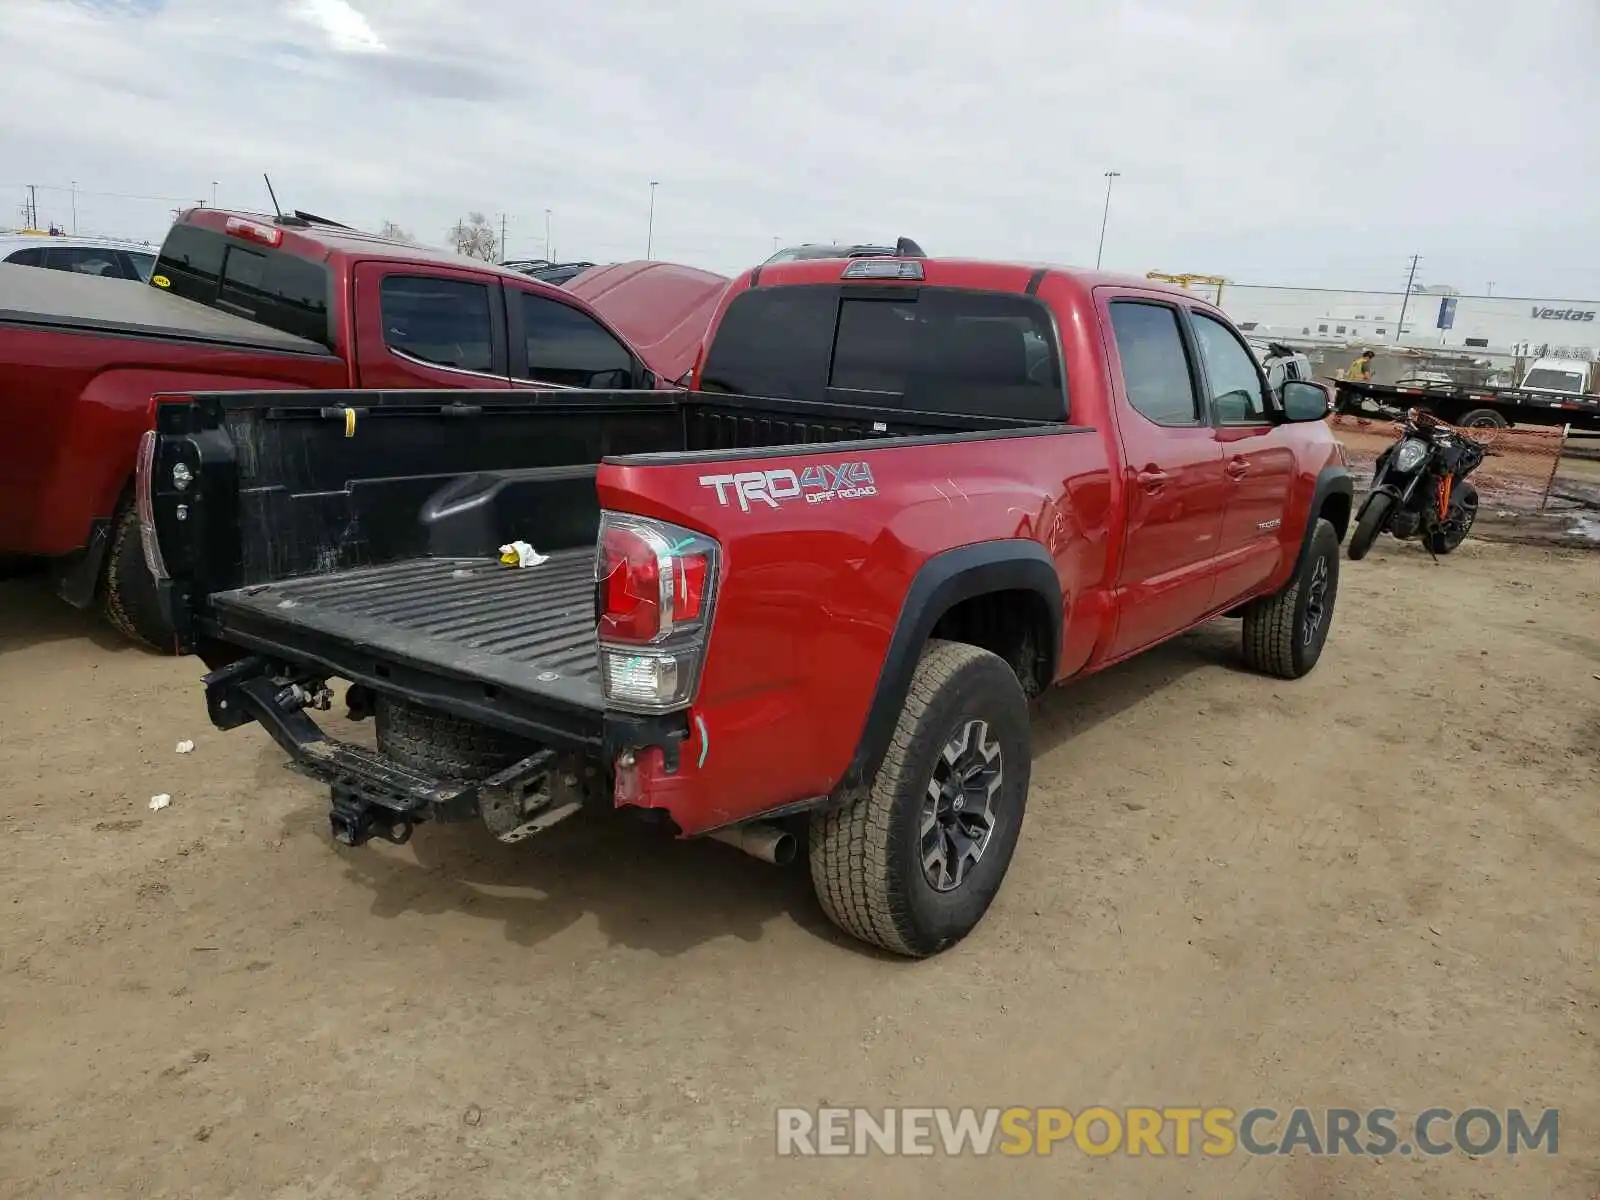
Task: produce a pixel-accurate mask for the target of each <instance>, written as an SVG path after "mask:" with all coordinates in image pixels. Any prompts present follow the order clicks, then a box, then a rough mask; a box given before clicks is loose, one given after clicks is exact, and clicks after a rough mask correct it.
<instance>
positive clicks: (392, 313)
mask: <svg viewBox="0 0 1600 1200" xmlns="http://www.w3.org/2000/svg"><path fill="white" fill-rule="evenodd" d="M379 301H380V305H381V308H382V313H383V341H384V344H385V345H386V346H388V347H389V349H391V350H393V351H394V352H395V353H397V354H403V355H405V356H406V357H408V358H414V359H417V360H418V361H420V362H425V363H430V364H432V365H433V366H436V367H454V368H455V369H456V370H460V371H479V372H489V371H491V370H492V369H493V365H494V351H493V343H492V340H491V323H490V318H489V289H488V287H487V286H486V285H484V284H481V283H465V282H463V281H461V280H458V279H440V278H438V277H436V276H426V275H390V276H388V277H386V278H385V279H384V281H383V286H382V288H381V289H380V292H379Z"/></svg>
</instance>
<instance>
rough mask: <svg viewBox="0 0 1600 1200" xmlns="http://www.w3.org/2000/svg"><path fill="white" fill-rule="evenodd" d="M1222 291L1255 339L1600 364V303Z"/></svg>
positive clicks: (1227, 306)
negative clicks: (1443, 349)
mask: <svg viewBox="0 0 1600 1200" xmlns="http://www.w3.org/2000/svg"><path fill="white" fill-rule="evenodd" d="M1217 290H1218V289H1217V288H1215V287H1214V286H1213V287H1209V288H1207V289H1206V291H1207V292H1208V293H1209V298H1210V299H1213V300H1215V299H1217V295H1216V293H1217ZM1221 293H1222V294H1221V298H1220V299H1221V305H1222V308H1223V310H1224V311H1226V312H1227V313H1228V315H1229V316H1230V317H1232V318H1233V319H1234V321H1235V322H1237V323H1238V324H1239V325H1240V327H1241V328H1243V329H1245V330H1246V331H1247V332H1249V333H1250V334H1251V335H1252V336H1253V337H1257V338H1282V339H1285V340H1290V339H1292V340H1295V341H1306V340H1309V341H1314V342H1328V343H1330V344H1338V345H1350V344H1352V343H1356V344H1363V345H1370V346H1373V347H1381V346H1383V345H1404V346H1413V347H1418V348H1433V347H1448V348H1450V349H1453V350H1464V351H1467V352H1469V353H1470V352H1472V351H1477V352H1479V353H1480V354H1485V355H1519V354H1520V355H1532V356H1534V357H1543V356H1549V357H1552V358H1583V359H1591V360H1593V359H1597V358H1600V300H1570V299H1558V298H1555V297H1551V296H1462V295H1457V294H1454V293H1453V292H1451V291H1449V290H1448V289H1438V290H1430V291H1417V292H1413V293H1411V295H1410V297H1409V299H1408V298H1407V296H1406V294H1405V293H1404V292H1340V291H1330V290H1324V289H1320V288H1290V287H1263V286H1259V285H1253V284H1241V283H1227V284H1225V285H1223V287H1222V288H1221ZM1402 305H1404V309H1405V327H1404V329H1403V330H1402V329H1401V326H1400V315H1401V307H1402ZM1441 325H1444V326H1446V328H1440V326H1441Z"/></svg>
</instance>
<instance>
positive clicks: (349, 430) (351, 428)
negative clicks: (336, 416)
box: [344, 408, 356, 438]
mask: <svg viewBox="0 0 1600 1200" xmlns="http://www.w3.org/2000/svg"><path fill="white" fill-rule="evenodd" d="M344 435H345V437H347V438H351V437H355V435H356V410H355V409H353V408H347V409H345V410H344Z"/></svg>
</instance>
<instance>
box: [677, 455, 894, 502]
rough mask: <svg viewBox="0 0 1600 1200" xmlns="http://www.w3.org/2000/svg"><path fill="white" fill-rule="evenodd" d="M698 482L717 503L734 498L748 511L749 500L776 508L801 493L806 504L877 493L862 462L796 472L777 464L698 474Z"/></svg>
mask: <svg viewBox="0 0 1600 1200" xmlns="http://www.w3.org/2000/svg"><path fill="white" fill-rule="evenodd" d="M700 486H701V487H708V488H715V489H716V490H717V503H718V504H723V505H726V504H730V503H734V502H737V503H738V505H739V511H741V512H749V511H750V506H751V505H752V504H765V505H767V506H768V507H769V508H777V507H778V506H779V505H780V504H782V503H784V502H786V501H790V500H797V499H800V498H801V497H804V498H805V502H806V503H807V504H825V503H827V502H828V501H830V500H858V499H860V498H861V497H863V496H876V495H877V494H878V489H877V487H876V486H875V485H874V483H873V480H872V468H871V467H870V466H868V465H867V464H866V463H864V462H844V463H832V464H823V465H821V466H815V467H807V468H806V469H805V470H804V471H800V472H795V471H793V470H791V469H790V468H788V467H778V468H776V469H774V470H771V471H740V472H738V473H737V474H733V475H702V476H700Z"/></svg>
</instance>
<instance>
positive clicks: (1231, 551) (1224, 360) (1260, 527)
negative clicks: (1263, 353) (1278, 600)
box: [1189, 309, 1294, 607]
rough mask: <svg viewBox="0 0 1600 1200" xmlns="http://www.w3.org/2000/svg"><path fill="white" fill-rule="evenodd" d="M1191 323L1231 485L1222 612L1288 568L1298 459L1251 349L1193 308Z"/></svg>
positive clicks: (1220, 582)
mask: <svg viewBox="0 0 1600 1200" xmlns="http://www.w3.org/2000/svg"><path fill="white" fill-rule="evenodd" d="M1189 323H1190V326H1191V328H1192V329H1193V330H1194V341H1195V345H1196V346H1198V347H1199V351H1200V366H1201V369H1202V372H1203V377H1204V380H1205V386H1206V394H1207V397H1208V398H1209V400H1210V402H1211V411H1212V414H1213V417H1214V420H1215V423H1216V433H1217V440H1218V442H1219V444H1220V447H1221V450H1222V458H1223V463H1222V472H1223V476H1224V478H1225V479H1226V481H1227V512H1226V514H1225V515H1224V516H1223V519H1222V538H1221V543H1220V545H1219V547H1218V558H1217V588H1216V596H1215V600H1214V604H1213V606H1214V607H1220V606H1222V605H1224V604H1231V603H1232V602H1233V601H1235V600H1239V599H1242V598H1244V597H1246V596H1249V595H1250V594H1252V593H1253V592H1255V591H1257V590H1258V589H1259V588H1260V587H1261V585H1262V584H1263V583H1265V582H1266V581H1267V579H1269V578H1270V577H1271V576H1272V574H1273V572H1274V571H1276V570H1277V567H1278V564H1279V562H1281V561H1282V555H1283V553H1284V548H1283V544H1282V541H1281V538H1282V536H1283V524H1284V515H1285V514H1284V509H1285V508H1286V507H1287V505H1288V503H1289V489H1290V486H1291V484H1292V483H1293V481H1294V452H1293V451H1292V450H1290V448H1289V446H1288V442H1287V439H1286V437H1285V435H1284V433H1283V426H1282V425H1281V424H1279V423H1278V422H1277V421H1275V420H1274V419H1273V412H1274V411H1275V410H1276V408H1277V404H1278V401H1277V397H1276V395H1275V394H1274V393H1273V392H1272V390H1271V388H1270V387H1268V385H1267V381H1266V379H1265V378H1264V377H1263V375H1262V372H1261V368H1260V366H1259V364H1258V363H1257V362H1256V357H1255V355H1253V354H1251V353H1250V349H1249V347H1248V346H1246V345H1245V343H1244V342H1243V341H1242V340H1241V339H1240V338H1239V336H1238V334H1236V333H1235V332H1234V331H1233V330H1232V329H1231V328H1229V326H1228V325H1227V324H1226V323H1225V322H1223V321H1221V320H1219V319H1217V318H1216V317H1214V316H1211V315H1209V314H1207V313H1205V312H1202V311H1201V310H1199V309H1190V311H1189Z"/></svg>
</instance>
